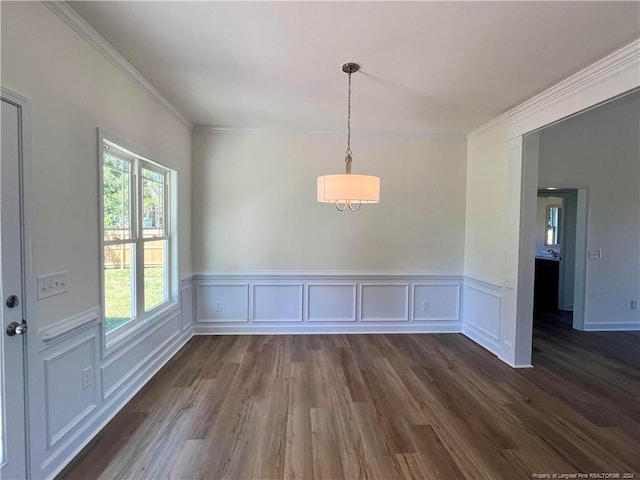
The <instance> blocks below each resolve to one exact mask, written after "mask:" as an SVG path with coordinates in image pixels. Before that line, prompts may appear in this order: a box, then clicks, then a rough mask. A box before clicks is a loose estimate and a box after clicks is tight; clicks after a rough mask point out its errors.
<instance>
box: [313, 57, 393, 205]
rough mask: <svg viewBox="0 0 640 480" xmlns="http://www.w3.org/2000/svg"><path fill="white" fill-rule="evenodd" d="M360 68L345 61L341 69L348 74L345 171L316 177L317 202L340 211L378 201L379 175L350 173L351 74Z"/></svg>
mask: <svg viewBox="0 0 640 480" xmlns="http://www.w3.org/2000/svg"><path fill="white" fill-rule="evenodd" d="M358 70H360V66H359V65H358V64H356V63H345V64H344V65H343V66H342V71H343V72H345V73H346V74H348V75H349V93H348V102H347V151H346V154H347V156H346V157H345V158H344V161H345V163H346V173H344V174H340V175H323V176H321V177H318V202H323V203H333V204H335V206H336V208H337V209H338V210H340V211H341V212H342V211H344V210H346V209H347V207H348V208H349V210H351V211H352V212H356V211H358V210H360V206H361V205H362V204H363V203H378V202H379V201H380V177H374V176H372V175H353V174H352V173H351V74H352V73H355V72H357V71H358Z"/></svg>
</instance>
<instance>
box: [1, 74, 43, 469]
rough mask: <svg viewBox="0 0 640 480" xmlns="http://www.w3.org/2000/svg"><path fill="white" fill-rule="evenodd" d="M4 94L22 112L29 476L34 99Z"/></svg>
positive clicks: (32, 377)
mask: <svg viewBox="0 0 640 480" xmlns="http://www.w3.org/2000/svg"><path fill="white" fill-rule="evenodd" d="M0 97H2V98H3V99H5V100H7V101H9V102H10V103H13V104H14V105H16V106H17V107H18V110H19V115H20V130H19V137H20V158H19V162H20V180H19V182H20V186H19V188H20V201H21V207H22V212H21V213H22V215H21V219H20V223H21V225H20V233H21V242H22V297H23V298H22V303H23V305H24V319H25V321H26V322H27V324H28V325H29V327H30V330H29V333H27V335H26V344H25V349H24V358H23V362H24V367H25V368H24V372H25V373H24V375H25V378H24V404H25V405H24V406H25V409H24V411H25V419H24V426H25V440H26V441H25V457H26V458H25V460H26V474H27V478H31V472H32V471H33V470H32V465H31V444H32V441H33V440H34V439H33V436H32V432H31V424H30V422H29V419H30V418H32V417H31V411H32V409H33V408H34V407H36V406H34V405H33V399H32V398H31V397H30V395H29V391H30V390H31V382H33V381H35V379H36V378H37V375H34V372H33V370H32V369H33V368H34V367H35V366H36V365H37V361H36V358H35V354H36V350H37V344H36V340H37V338H36V337H37V328H36V320H35V292H36V285H35V275H34V269H33V244H32V239H33V236H32V225H33V222H32V218H33V217H32V215H33V203H32V194H33V184H32V172H33V170H32V153H31V148H32V143H31V101H30V100H29V99H28V98H27V97H24V96H22V95H20V94H19V93H16V92H14V91H13V90H10V89H8V88H6V87H4V86H0Z"/></svg>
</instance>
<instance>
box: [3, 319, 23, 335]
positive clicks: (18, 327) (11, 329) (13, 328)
mask: <svg viewBox="0 0 640 480" xmlns="http://www.w3.org/2000/svg"><path fill="white" fill-rule="evenodd" d="M25 333H27V324H26V323H24V322H22V323H18V322H11V323H10V324H9V325H7V335H9V336H10V337H13V336H14V335H24V334H25Z"/></svg>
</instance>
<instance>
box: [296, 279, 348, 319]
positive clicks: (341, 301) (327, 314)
mask: <svg viewBox="0 0 640 480" xmlns="http://www.w3.org/2000/svg"><path fill="white" fill-rule="evenodd" d="M356 292H357V285H356V284H355V283H351V284H349V283H347V284H340V283H325V284H322V283H318V284H310V285H307V320H308V321H309V322H355V321H356Z"/></svg>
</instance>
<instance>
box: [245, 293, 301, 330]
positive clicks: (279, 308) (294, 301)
mask: <svg viewBox="0 0 640 480" xmlns="http://www.w3.org/2000/svg"><path fill="white" fill-rule="evenodd" d="M302 293H303V285H302V284H301V283H293V284H287V283H284V284H283V283H272V284H269V283H264V284H260V283H257V284H253V295H252V299H253V301H252V304H253V309H252V317H251V318H252V320H253V321H254V322H301V321H302V313H303V312H302Z"/></svg>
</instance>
